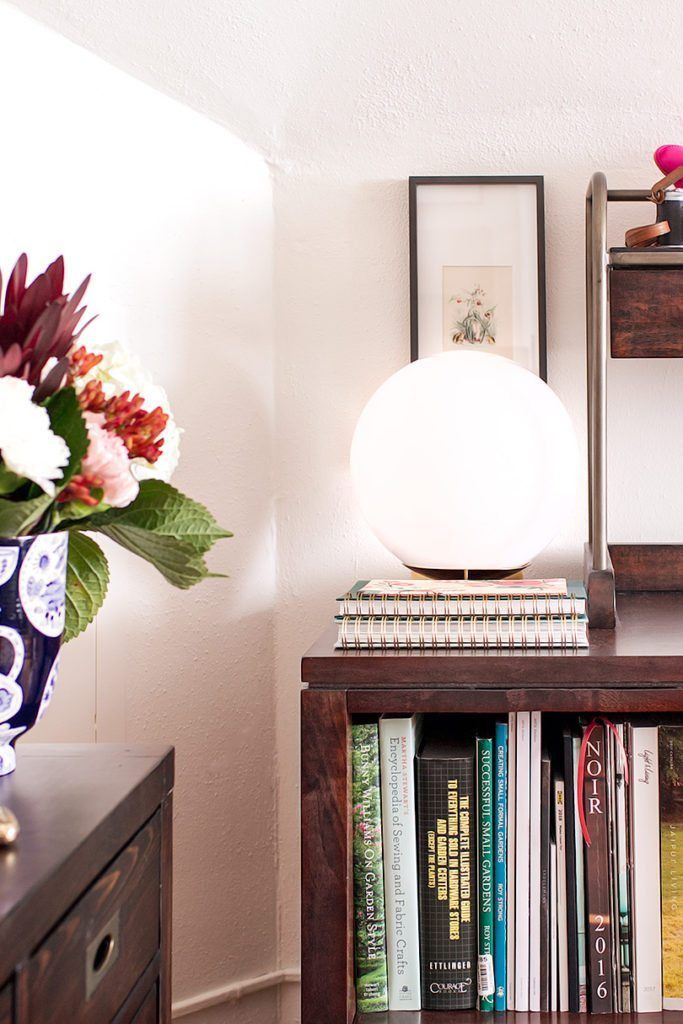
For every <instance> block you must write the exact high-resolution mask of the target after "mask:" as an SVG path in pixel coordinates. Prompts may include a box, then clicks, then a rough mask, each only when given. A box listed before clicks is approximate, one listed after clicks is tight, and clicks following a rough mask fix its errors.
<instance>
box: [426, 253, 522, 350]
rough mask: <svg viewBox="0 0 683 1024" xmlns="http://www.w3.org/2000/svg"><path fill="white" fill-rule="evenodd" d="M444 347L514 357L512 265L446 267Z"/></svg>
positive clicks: (444, 280) (444, 281) (444, 276)
mask: <svg viewBox="0 0 683 1024" xmlns="http://www.w3.org/2000/svg"><path fill="white" fill-rule="evenodd" d="M443 331H444V337H443V347H444V349H445V350H446V351H448V350H453V349H459V348H471V347H475V348H477V349H479V350H480V351H490V352H496V353H498V354H499V355H504V356H508V357H512V355H513V349H512V267H444V268H443Z"/></svg>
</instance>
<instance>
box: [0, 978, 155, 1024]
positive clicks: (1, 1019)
mask: <svg viewBox="0 0 683 1024" xmlns="http://www.w3.org/2000/svg"><path fill="white" fill-rule="evenodd" d="M13 1020H14V982H11V981H10V982H8V984H7V985H5V987H4V988H2V989H0V1024H12V1022H13ZM145 1024H146V1022H145Z"/></svg>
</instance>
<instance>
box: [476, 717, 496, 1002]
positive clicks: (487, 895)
mask: <svg viewBox="0 0 683 1024" xmlns="http://www.w3.org/2000/svg"><path fill="white" fill-rule="evenodd" d="M477 817H478V824H479V829H478V835H477V840H478V842H477V853H478V861H479V872H478V876H477V887H478V890H479V958H478V968H479V970H478V979H479V984H478V991H479V1009H480V1010H481V1011H482V1012H487V1011H491V1010H493V1002H494V995H495V982H494V974H493V970H494V968H493V901H494V894H493V856H494V855H493V743H492V741H491V740H490V739H489V738H488V737H477Z"/></svg>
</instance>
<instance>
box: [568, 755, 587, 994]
mask: <svg viewBox="0 0 683 1024" xmlns="http://www.w3.org/2000/svg"><path fill="white" fill-rule="evenodd" d="M580 756H581V737H580V736H572V805H573V808H574V863H575V866H576V921H577V937H578V954H579V959H578V964H579V1012H580V1013H587V1012H588V967H587V963H586V886H585V873H584V855H583V835H582V834H581V823H580V821H579V803H578V801H579V758H580Z"/></svg>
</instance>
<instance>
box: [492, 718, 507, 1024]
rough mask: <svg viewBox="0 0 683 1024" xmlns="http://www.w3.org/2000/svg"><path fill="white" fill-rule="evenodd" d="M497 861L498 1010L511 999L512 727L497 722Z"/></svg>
mask: <svg viewBox="0 0 683 1024" xmlns="http://www.w3.org/2000/svg"><path fill="white" fill-rule="evenodd" d="M495 768H496V793H495V796H496V804H495V862H494V867H493V885H494V895H495V903H494V923H493V973H494V977H495V982H496V994H495V998H494V1009H495V1010H500V1011H504V1010H505V1007H506V1001H507V998H506V997H507V821H508V727H507V724H506V723H505V722H496V732H495Z"/></svg>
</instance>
